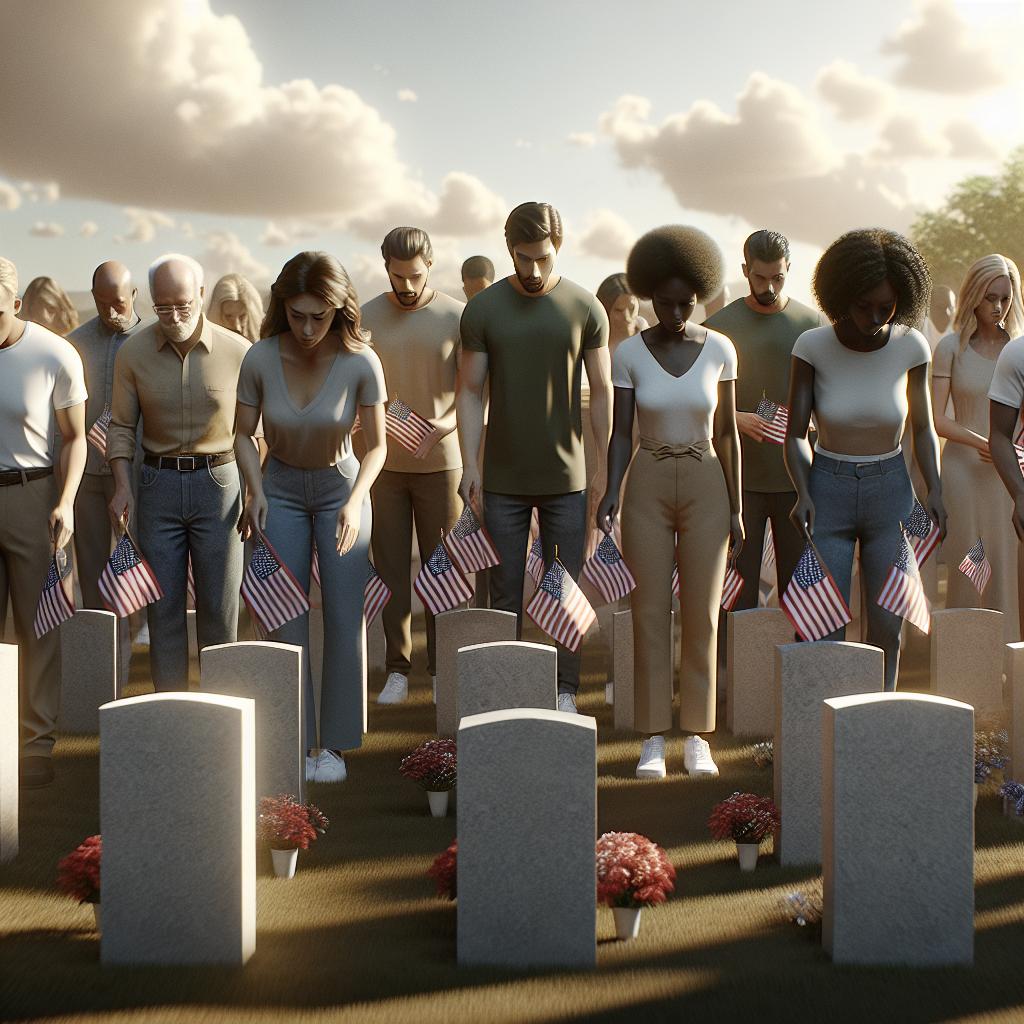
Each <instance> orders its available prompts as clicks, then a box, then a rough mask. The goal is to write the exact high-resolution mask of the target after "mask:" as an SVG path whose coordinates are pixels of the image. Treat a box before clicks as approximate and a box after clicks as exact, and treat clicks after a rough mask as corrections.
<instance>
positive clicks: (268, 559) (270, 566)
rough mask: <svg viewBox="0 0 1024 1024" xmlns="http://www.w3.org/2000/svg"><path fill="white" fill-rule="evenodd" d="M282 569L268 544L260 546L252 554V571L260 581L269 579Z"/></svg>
mask: <svg viewBox="0 0 1024 1024" xmlns="http://www.w3.org/2000/svg"><path fill="white" fill-rule="evenodd" d="M279 568H280V566H279V565H278V564H277V560H276V559H275V558H274V556H273V555H272V554H271V553H270V551H269V549H268V548H267V545H266V544H258V545H257V546H256V550H255V551H254V552H253V553H252V571H253V572H254V573H256V576H257V578H258V579H261V580H265V579H269V578H270V577H271V576H273V575H274V573H275V572H277V570H278V569H279Z"/></svg>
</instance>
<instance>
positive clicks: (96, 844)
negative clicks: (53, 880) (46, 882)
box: [57, 836, 103, 903]
mask: <svg viewBox="0 0 1024 1024" xmlns="http://www.w3.org/2000/svg"><path fill="white" fill-rule="evenodd" d="M102 854H103V840H102V837H100V836H89V838H88V839H86V840H85V842H83V843H82V844H81V845H80V846H78V847H76V849H74V850H73V851H72V852H71V853H69V854H68V855H67V856H66V857H65V858H64V859H63V860H62V861H60V862H59V863H58V864H57V887H58V888H59V889H60V890H62V891H63V892H65V893H67V894H68V896H72V897H74V898H75V899H76V900H78V902H79V903H99V901H100V858H101V857H102Z"/></svg>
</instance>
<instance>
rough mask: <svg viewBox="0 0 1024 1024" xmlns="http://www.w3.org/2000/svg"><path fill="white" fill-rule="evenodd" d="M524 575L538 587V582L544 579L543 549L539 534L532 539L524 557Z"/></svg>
mask: <svg viewBox="0 0 1024 1024" xmlns="http://www.w3.org/2000/svg"><path fill="white" fill-rule="evenodd" d="M526 573H527V575H528V576H529V577H530V579H531V580H533V582H534V583H536V584H537V586H538V587H539V586H540V581H541V580H542V579H543V578H544V548H543V546H542V545H541V542H540V535H539V534H538V535H537V537H536V538H534V541H533V543H532V544H531V545H530V550H529V553H528V554H527V556H526Z"/></svg>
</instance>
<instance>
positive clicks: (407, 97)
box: [398, 89, 419, 103]
mask: <svg viewBox="0 0 1024 1024" xmlns="http://www.w3.org/2000/svg"><path fill="white" fill-rule="evenodd" d="M398 99H399V101H400V102H402V103H415V102H416V101H417V100H418V99H419V96H417V95H416V93H415V92H413V90H412V89H399V90H398Z"/></svg>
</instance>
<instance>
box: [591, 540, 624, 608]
mask: <svg viewBox="0 0 1024 1024" xmlns="http://www.w3.org/2000/svg"><path fill="white" fill-rule="evenodd" d="M583 578H584V579H585V580H586V581H587V582H588V583H590V584H591V585H592V586H593V587H594V589H595V590H596V591H597V592H598V593H599V594H600V595H601V597H603V598H604V599H605V601H608V602H611V601H618V600H619V598H621V597H625V596H626V595H627V594H629V593H630V591H632V590H633V589H634V588H635V587H636V580H635V579H633V574H632V573H631V572H630V571H629V566H627V565H626V563H625V561H624V560H623V558H622V554H621V553H620V551H619V549H618V547H617V546H616V544H615V539H614V538H613V537H612V535H611V534H610V533H607V534H605V536H604V539H603V540H602V541H601V543H600V544H598V545H597V548H596V549H595V550H594V553H593V555H591V556H590V558H588V559H587V561H586V562H585V563H584V565H583Z"/></svg>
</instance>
